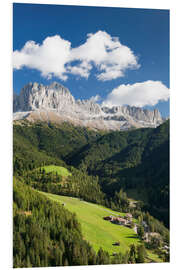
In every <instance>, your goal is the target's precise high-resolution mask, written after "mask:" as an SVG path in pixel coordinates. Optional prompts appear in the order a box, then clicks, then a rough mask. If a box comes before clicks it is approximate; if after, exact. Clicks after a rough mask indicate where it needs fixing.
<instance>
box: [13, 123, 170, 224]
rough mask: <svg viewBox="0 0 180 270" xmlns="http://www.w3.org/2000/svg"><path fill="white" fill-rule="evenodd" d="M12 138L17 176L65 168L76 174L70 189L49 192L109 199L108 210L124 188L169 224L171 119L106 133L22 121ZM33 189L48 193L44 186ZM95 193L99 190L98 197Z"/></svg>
mask: <svg viewBox="0 0 180 270" xmlns="http://www.w3.org/2000/svg"><path fill="white" fill-rule="evenodd" d="M13 138H14V158H13V160H14V173H15V174H19V175H21V174H22V173H23V172H24V171H25V172H26V171H29V170H32V169H34V168H38V167H40V166H42V165H49V164H54V165H60V166H61V165H62V166H64V167H67V168H69V169H70V170H72V171H73V174H72V177H70V179H69V181H68V189H67V187H66V186H65V185H64V187H62V185H61V191H60V192H56V191H55V189H57V186H55V185H54V186H53V188H52V185H49V191H51V192H54V193H57V194H61V195H64V194H68V192H69V194H70V195H71V196H82V197H83V198H84V199H86V198H87V196H88V195H87V194H90V195H89V197H88V198H89V200H90V201H94V200H95V201H96V202H101V203H103V201H106V205H107V206H110V205H109V203H108V202H107V201H109V200H111V201H112V200H114V196H115V192H116V193H117V192H119V191H120V189H123V190H124V191H126V192H127V193H128V194H130V195H133V197H134V198H135V199H138V197H139V199H141V200H142V201H143V202H144V206H143V207H144V208H143V209H144V210H148V211H150V212H151V214H153V215H155V216H156V217H157V218H159V219H160V220H163V221H164V223H165V224H166V225H167V226H168V224H169V215H168V213H169V211H168V209H169V121H166V122H165V123H164V124H162V125H161V126H159V127H158V128H156V129H150V128H144V129H136V130H131V131H123V132H122V131H121V132H120V131H114V132H109V133H104V134H103V133H102V132H101V133H99V132H95V131H92V130H88V129H85V128H77V127H74V126H72V125H69V124H66V123H64V124H63V125H61V126H58V125H52V124H49V125H48V124H45V123H37V124H29V123H27V122H26V121H22V122H21V124H18V125H14V136H13ZM73 167H76V168H78V170H77V169H75V168H73ZM28 173H29V172H28ZM88 175H92V177H89V176H88ZM91 178H92V179H94V180H90V179H91ZM77 179H78V180H77ZM81 179H82V180H81ZM83 179H84V182H83ZM73 182H74V184H72V183H73ZM31 183H32V181H31ZM82 183H83V184H82ZM92 183H93V184H92ZM33 185H34V187H36V188H37V187H38V186H39V187H40V186H41V190H47V187H46V188H43V187H42V183H40V182H39V183H35V182H34V183H33ZM91 185H92V186H93V185H94V187H95V186H96V185H97V189H95V188H94V189H93V188H92V189H91V188H90V187H91ZM98 185H100V186H99V187H98ZM50 186H51V188H50ZM82 187H84V188H82ZM88 187H89V189H88ZM82 189H83V192H82ZM85 190H86V191H85ZM88 190H89V192H88ZM90 190H92V192H91V191H90ZM93 190H94V191H95V190H99V191H98V192H99V195H95V194H94V192H93ZM85 194H86V196H85ZM96 194H97V193H96ZM100 194H101V195H100ZM138 194H139V195H138ZM142 194H143V196H141V195H142ZM94 195H95V196H94ZM93 197H94V199H93ZM105 197H106V198H105ZM95 198H96V199H95ZM103 198H104V199H106V200H104V199H103ZM126 206H127V205H126Z"/></svg>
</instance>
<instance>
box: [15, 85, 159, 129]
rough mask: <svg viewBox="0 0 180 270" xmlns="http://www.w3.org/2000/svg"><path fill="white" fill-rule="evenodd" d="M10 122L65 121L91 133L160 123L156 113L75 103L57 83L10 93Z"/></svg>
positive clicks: (88, 102)
mask: <svg viewBox="0 0 180 270" xmlns="http://www.w3.org/2000/svg"><path fill="white" fill-rule="evenodd" d="M13 111H14V120H21V119H27V120H29V121H30V122H36V121H42V122H47V123H58V124H60V123H63V122H69V123H71V124H73V125H75V126H83V127H89V128H91V129H94V130H127V129H130V128H140V127H156V126H158V125H160V124H161V123H162V122H163V121H164V120H163V119H162V117H161V115H160V112H159V111H158V110H156V109H155V110H153V111H150V110H146V109H142V108H136V107H130V106H114V107H112V108H109V107H103V106H101V105H99V104H97V103H95V102H93V101H92V100H91V99H90V100H75V98H74V97H73V96H72V95H71V93H70V91H69V90H68V89H67V88H65V87H64V86H62V85H60V84H59V83H56V82H54V83H52V84H50V85H48V86H44V85H43V84H38V83H29V84H27V85H25V86H24V87H23V89H22V90H21V92H20V94H19V96H18V95H16V94H14V99H13Z"/></svg>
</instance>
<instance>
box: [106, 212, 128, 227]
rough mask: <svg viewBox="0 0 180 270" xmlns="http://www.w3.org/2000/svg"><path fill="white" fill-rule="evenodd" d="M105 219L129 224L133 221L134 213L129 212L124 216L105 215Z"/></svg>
mask: <svg viewBox="0 0 180 270" xmlns="http://www.w3.org/2000/svg"><path fill="white" fill-rule="evenodd" d="M104 220H108V221H110V222H112V223H114V224H118V225H124V226H129V225H131V223H132V215H131V214H130V213H127V214H126V215H125V216H124V217H121V216H117V217H115V216H107V217H104Z"/></svg>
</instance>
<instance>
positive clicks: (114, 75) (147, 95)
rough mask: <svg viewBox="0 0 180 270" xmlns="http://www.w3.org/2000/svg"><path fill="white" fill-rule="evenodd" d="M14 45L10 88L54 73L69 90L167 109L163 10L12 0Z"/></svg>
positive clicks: (114, 101) (49, 79)
mask: <svg viewBox="0 0 180 270" xmlns="http://www.w3.org/2000/svg"><path fill="white" fill-rule="evenodd" d="M88 34H91V36H87V35H88ZM28 41H34V42H33V43H32V42H31V43H28V46H26V48H25V49H24V50H22V48H23V47H24V46H25V44H27V42H28ZM44 41H46V42H45V44H47V46H42V44H43V42H44ZM102 46H105V47H106V55H103V53H102V55H101V52H102V50H101V47H102ZM108 46H109V47H108ZM27 47H28V48H27ZM92 48H93V49H92ZM36 49H37V51H36ZM29 50H30V54H29ZM56 50H57V59H56V57H55V58H53V57H54V56H52V52H53V53H56ZM13 51H14V55H15V57H14V56H13V57H14V58H13V62H14V63H15V64H14V67H15V68H14V72H13V87H14V91H15V92H16V93H19V92H20V90H21V88H22V87H23V86H24V85H25V84H27V83H28V82H34V81H37V82H40V83H43V84H50V83H51V82H52V81H57V82H60V83H61V84H63V85H64V86H66V87H67V88H69V90H70V91H71V93H72V95H73V96H74V97H75V98H81V99H87V98H91V97H92V96H93V97H96V99H97V100H98V102H99V103H102V102H104V103H105V105H111V106H112V105H122V103H125V104H129V105H135V106H141V107H144V106H145V107H147V108H150V109H152V108H158V109H159V110H160V112H161V113H162V115H163V116H168V115H169V101H168V92H169V90H168V89H169V11H168V10H152V9H146V10H145V9H129V8H128V9H126V8H103V7H80V6H61V5H38V4H14V7H13ZM15 52H16V54H15ZM48 54H49V55H48ZM66 54H67V55H66ZM62 55H65V56H66V57H64V58H63V59H62ZM51 56H52V57H51ZM27 57H28V60H27ZM38 57H39V58H38ZM58 57H59V58H58ZM52 59H54V60H53V61H52ZM69 59H70V60H69ZM121 59H124V60H123V61H122V60H121ZM48 61H49V62H48ZM39 63H40V64H39ZM52 63H53V64H52ZM58 64H59V65H61V68H60V69H59V66H58ZM64 68H65V69H64ZM122 85H123V86H122Z"/></svg>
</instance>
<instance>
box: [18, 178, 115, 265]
mask: <svg viewBox="0 0 180 270" xmlns="http://www.w3.org/2000/svg"><path fill="white" fill-rule="evenodd" d="M13 193H14V194H13V198H14V204H13V216H14V218H13V220H14V226H13V234H14V236H13V256H14V263H13V264H14V267H15V268H16V267H18V268H19V267H35V266H36V267H44V266H68V265H88V264H101V263H102V264H104V263H110V258H109V256H108V254H107V252H103V251H102V250H101V251H100V252H99V254H100V256H99V255H98V254H97V255H96V253H95V252H94V250H93V249H92V248H91V247H90V245H89V244H88V243H87V242H86V241H85V240H83V236H82V233H81V227H80V224H79V222H78V221H77V219H76V216H75V215H74V214H72V213H70V212H69V211H67V210H66V209H65V208H64V207H63V206H60V205H59V204H57V203H55V202H52V201H50V200H48V199H47V198H45V197H44V196H43V195H41V194H39V193H38V192H37V191H34V190H32V189H31V188H30V187H28V186H26V185H24V184H22V183H21V182H20V181H18V180H17V179H14V188H13Z"/></svg>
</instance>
